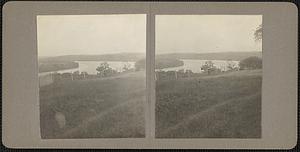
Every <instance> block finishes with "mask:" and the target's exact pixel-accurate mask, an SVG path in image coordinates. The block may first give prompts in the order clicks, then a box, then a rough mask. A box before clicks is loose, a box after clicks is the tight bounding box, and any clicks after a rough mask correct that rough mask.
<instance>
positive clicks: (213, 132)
mask: <svg viewBox="0 0 300 152" xmlns="http://www.w3.org/2000/svg"><path fill="white" fill-rule="evenodd" d="M261 87H262V70H243V71H235V72H229V73H224V74H219V75H213V76H210V75H207V76H201V77H193V78H182V79H177V80H161V81H156V110H155V113H156V137H158V138H260V137H261Z"/></svg>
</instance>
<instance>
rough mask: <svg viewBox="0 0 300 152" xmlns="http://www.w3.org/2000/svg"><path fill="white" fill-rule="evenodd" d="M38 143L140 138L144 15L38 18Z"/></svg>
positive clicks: (144, 82)
mask: <svg viewBox="0 0 300 152" xmlns="http://www.w3.org/2000/svg"><path fill="white" fill-rule="evenodd" d="M37 41H38V70H39V73H38V77H39V107H40V131H41V137H42V139H64V138H144V137H145V115H144V104H145V101H146V70H145V63H144V62H145V58H146V15H145V14H114V15H112V14H109V15H38V16H37Z"/></svg>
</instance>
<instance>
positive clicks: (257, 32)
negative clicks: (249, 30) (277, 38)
mask: <svg viewBox="0 0 300 152" xmlns="http://www.w3.org/2000/svg"><path fill="white" fill-rule="evenodd" d="M254 39H255V41H261V40H262V24H260V25H259V26H258V27H257V28H256V30H255V32H254Z"/></svg>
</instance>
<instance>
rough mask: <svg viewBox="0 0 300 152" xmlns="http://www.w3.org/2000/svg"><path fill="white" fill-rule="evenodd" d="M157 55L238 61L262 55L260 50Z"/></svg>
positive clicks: (160, 55) (162, 55)
mask: <svg viewBox="0 0 300 152" xmlns="http://www.w3.org/2000/svg"><path fill="white" fill-rule="evenodd" d="M156 56H157V57H166V58H173V59H195V60H196V59H197V60H235V61H240V60H242V59H245V58H247V57H250V56H257V57H260V58H261V57H262V52H218V53H167V54H157V55H156Z"/></svg>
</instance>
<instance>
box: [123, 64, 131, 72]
mask: <svg viewBox="0 0 300 152" xmlns="http://www.w3.org/2000/svg"><path fill="white" fill-rule="evenodd" d="M130 69H131V65H130V64H129V63H128V62H127V63H125V64H124V66H123V71H125V72H126V71H129V70H130Z"/></svg>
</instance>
